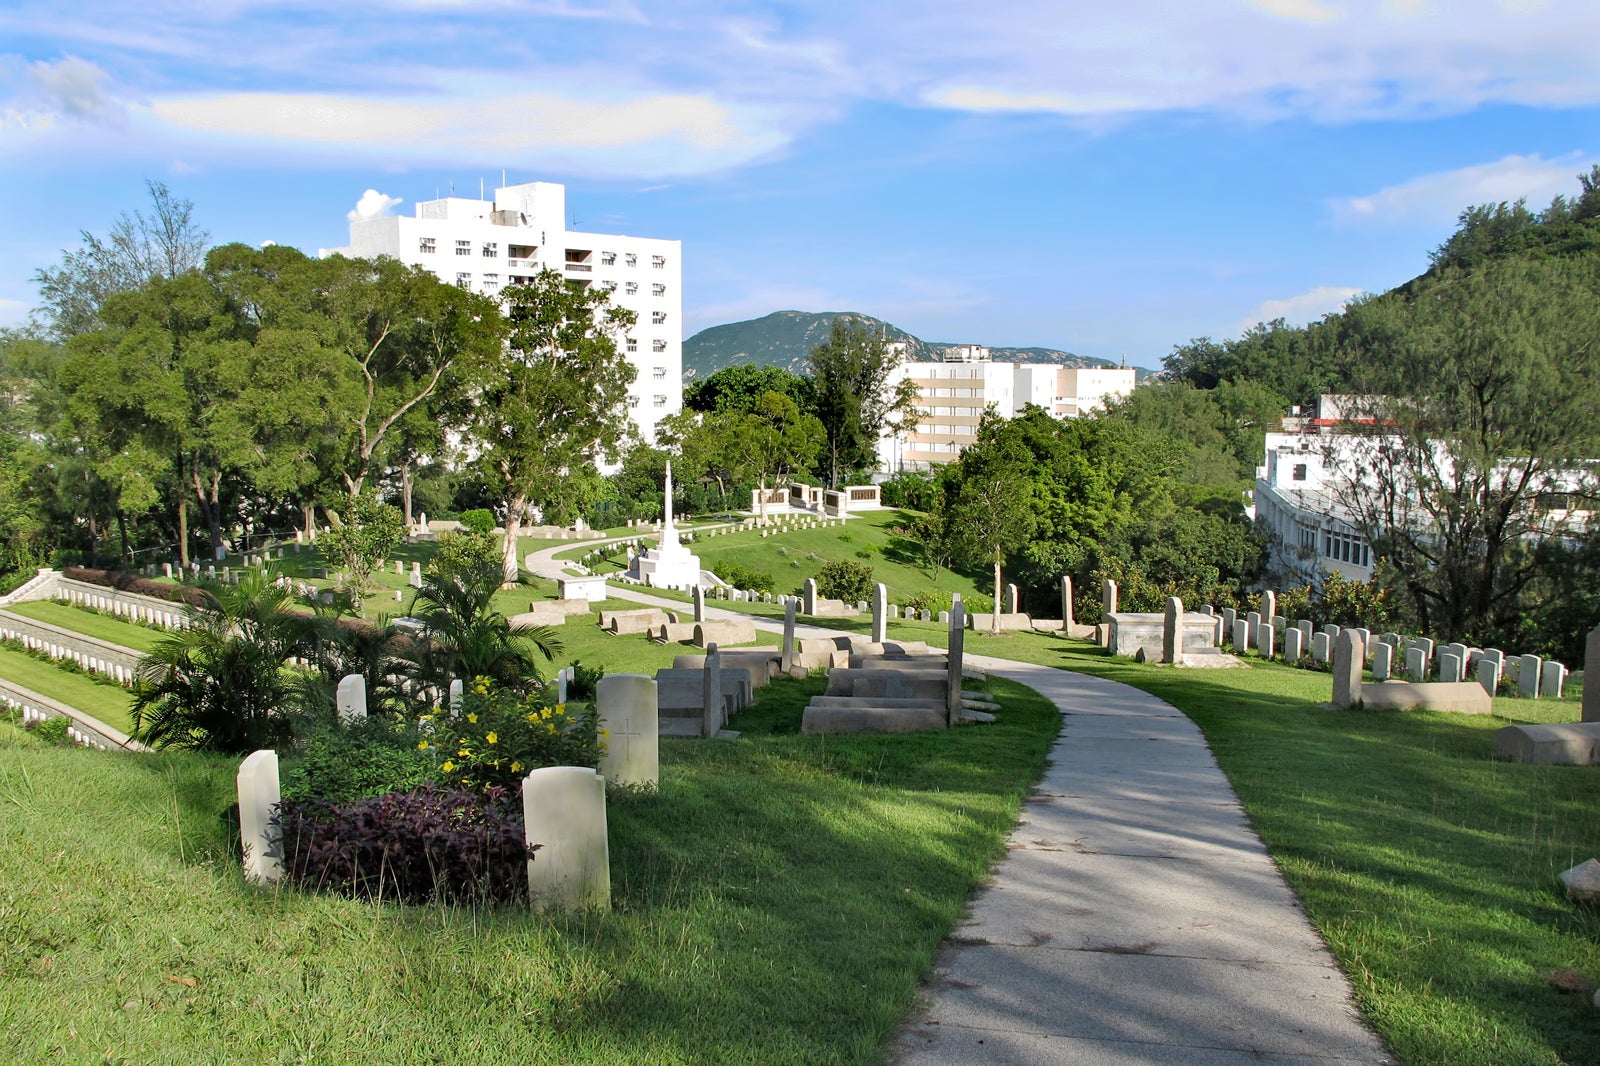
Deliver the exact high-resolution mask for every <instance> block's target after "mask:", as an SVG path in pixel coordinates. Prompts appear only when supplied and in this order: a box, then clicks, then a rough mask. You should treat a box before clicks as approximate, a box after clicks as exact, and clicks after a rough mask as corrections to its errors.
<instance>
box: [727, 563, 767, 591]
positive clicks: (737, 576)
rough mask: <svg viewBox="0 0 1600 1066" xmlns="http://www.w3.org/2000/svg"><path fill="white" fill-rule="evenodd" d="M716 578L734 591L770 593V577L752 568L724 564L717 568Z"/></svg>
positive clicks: (736, 564)
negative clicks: (749, 590)
mask: <svg viewBox="0 0 1600 1066" xmlns="http://www.w3.org/2000/svg"><path fill="white" fill-rule="evenodd" d="M717 576H718V577H720V578H722V580H724V581H726V582H727V583H728V584H730V585H732V586H733V587H734V588H736V589H754V590H756V591H757V592H771V591H772V586H773V581H772V576H771V575H770V574H764V573H762V572H761V571H759V570H757V569H756V568H755V567H753V566H741V565H739V564H738V563H725V564H723V565H721V566H719V567H717Z"/></svg>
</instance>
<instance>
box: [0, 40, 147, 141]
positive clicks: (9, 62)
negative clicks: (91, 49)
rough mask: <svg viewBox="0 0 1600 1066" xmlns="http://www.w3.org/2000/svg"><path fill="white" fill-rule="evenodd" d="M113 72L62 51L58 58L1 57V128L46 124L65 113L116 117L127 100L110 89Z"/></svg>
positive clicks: (92, 118) (91, 118) (105, 119)
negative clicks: (32, 60) (27, 58)
mask: <svg viewBox="0 0 1600 1066" xmlns="http://www.w3.org/2000/svg"><path fill="white" fill-rule="evenodd" d="M110 81H111V78H110V75H108V74H107V73H106V72H105V71H104V70H102V69H101V68H100V67H99V66H97V65H96V64H94V63H91V62H89V61H88V60H87V59H80V58H78V57H77V56H71V55H69V56H64V57H62V58H61V59H60V60H57V61H56V62H49V61H47V60H39V61H36V62H32V63H26V62H23V61H21V60H19V59H18V58H16V57H5V58H4V59H0V84H4V86H5V89H6V92H5V100H4V103H3V104H0V130H5V129H24V130H40V129H48V128H50V127H52V126H54V125H56V124H57V122H59V121H60V120H61V119H70V120H76V121H81V122H98V123H116V122H119V121H120V120H121V119H122V117H123V114H124V105H123V103H122V102H121V101H120V100H118V99H117V98H116V97H114V96H113V95H112V94H111V92H110V91H109V84H110Z"/></svg>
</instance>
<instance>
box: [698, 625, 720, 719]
mask: <svg viewBox="0 0 1600 1066" xmlns="http://www.w3.org/2000/svg"><path fill="white" fill-rule="evenodd" d="M700 707H701V719H700V735H701V736H704V737H714V736H716V735H717V732H718V731H719V730H720V729H721V728H722V720H723V719H722V712H723V703H722V653H721V652H719V651H717V645H716V643H715V642H712V643H709V644H707V645H706V665H705V673H704V675H703V678H702V681H701V684H700Z"/></svg>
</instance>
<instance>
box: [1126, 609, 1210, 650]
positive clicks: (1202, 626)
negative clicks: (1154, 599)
mask: <svg viewBox="0 0 1600 1066" xmlns="http://www.w3.org/2000/svg"><path fill="white" fill-rule="evenodd" d="M1166 624H1167V619H1166V615H1163V614H1140V613H1128V612H1118V613H1116V614H1110V615H1107V616H1106V622H1105V625H1106V626H1107V627H1108V630H1109V631H1108V632H1107V634H1106V647H1107V648H1108V649H1109V650H1110V652H1111V654H1112V655H1126V656H1128V657H1129V658H1130V659H1131V658H1133V657H1134V656H1135V655H1137V654H1138V653H1139V652H1141V651H1143V652H1144V657H1145V661H1146V662H1152V663H1158V662H1161V661H1162V656H1163V653H1164V650H1163V647H1162V638H1163V635H1164V633H1165V631H1166ZM1216 632H1217V620H1216V619H1215V618H1214V617H1212V616H1211V615H1209V614H1201V613H1199V612H1198V611H1185V612H1184V615H1183V650H1184V653H1185V654H1188V653H1189V652H1191V651H1199V650H1200V649H1202V648H1214V647H1216Z"/></svg>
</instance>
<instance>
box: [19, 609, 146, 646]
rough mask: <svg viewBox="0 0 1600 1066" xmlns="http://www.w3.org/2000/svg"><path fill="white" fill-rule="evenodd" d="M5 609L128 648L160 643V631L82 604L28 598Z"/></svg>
mask: <svg viewBox="0 0 1600 1066" xmlns="http://www.w3.org/2000/svg"><path fill="white" fill-rule="evenodd" d="M6 610H8V611H10V612H11V613H12V614H20V615H22V616H23V617H24V618H32V619H33V620H34V621H36V622H48V623H49V624H50V625H53V626H60V627H61V628H62V629H70V630H72V631H73V632H74V633H82V634H83V635H84V636H88V637H98V638H99V639H100V640H107V641H110V642H111V643H113V644H118V645H121V646H122V647H124V648H127V649H128V650H130V651H136V652H148V651H150V650H151V649H152V648H154V647H155V646H156V645H157V644H159V643H160V642H161V640H162V637H163V634H162V633H161V632H160V631H159V630H155V629H148V628H146V627H144V626H138V625H134V624H133V623H132V622H124V621H122V620H121V619H120V618H113V617H112V616H110V615H105V614H98V613H96V612H94V611H86V610H84V609H83V608H81V607H73V606H71V605H69V604H65V603H54V602H52V601H50V600H28V601H27V602H25V603H14V604H12V605H11V606H10V607H7V608H6Z"/></svg>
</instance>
